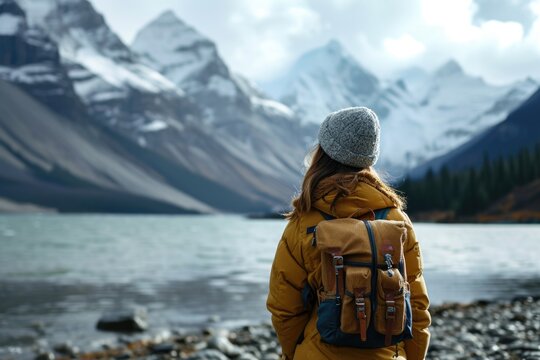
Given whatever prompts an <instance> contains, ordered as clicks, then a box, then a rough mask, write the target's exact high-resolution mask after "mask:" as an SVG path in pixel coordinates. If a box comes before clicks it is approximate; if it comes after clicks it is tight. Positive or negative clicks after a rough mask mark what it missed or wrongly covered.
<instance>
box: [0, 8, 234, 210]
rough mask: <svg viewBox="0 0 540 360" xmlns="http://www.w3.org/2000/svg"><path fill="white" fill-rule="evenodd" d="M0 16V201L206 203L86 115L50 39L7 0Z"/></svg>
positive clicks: (107, 206) (159, 206)
mask: <svg viewBox="0 0 540 360" xmlns="http://www.w3.org/2000/svg"><path fill="white" fill-rule="evenodd" d="M0 21H1V24H2V32H1V34H0V54H1V56H0V79H1V80H0V169H1V171H0V184H1V185H0V198H1V199H2V201H1V202H2V204H4V203H5V201H8V202H9V203H14V204H18V203H23V204H25V203H26V204H32V205H33V206H38V207H40V208H46V209H57V210H61V211H80V210H84V211H123V212H133V211H146V212H153V211H158V212H209V211H212V210H213V208H212V206H209V205H207V204H206V203H204V202H202V201H200V200H198V199H196V198H195V197H193V196H190V195H188V194H186V193H184V192H183V191H182V190H180V189H178V188H176V187H174V186H172V185H171V184H170V181H168V179H167V178H166V176H165V174H159V173H158V172H157V171H155V166H156V165H157V164H159V163H162V164H163V160H161V159H159V157H157V156H154V155H152V154H147V153H146V152H145V150H144V149H141V150H140V151H139V150H138V149H135V148H133V147H132V146H131V147H130V145H129V143H126V142H125V141H123V140H122V139H118V138H116V137H115V136H111V134H110V133H109V132H108V131H103V129H102V128H101V127H100V126H98V125H97V124H96V123H95V122H94V121H92V120H91V119H90V116H89V114H88V112H87V110H86V108H85V106H84V104H83V103H82V101H81V100H80V99H79V98H78V96H77V94H76V92H75V91H74V88H73V84H72V83H71V80H70V79H69V77H68V75H67V71H66V69H65V68H64V66H63V65H62V63H61V62H60V56H59V52H58V48H57V47H56V43H55V42H53V41H51V39H49V38H48V37H47V36H46V35H45V34H44V32H43V31H42V30H41V29H38V28H34V27H32V26H29V25H28V23H27V21H26V15H25V13H24V11H23V10H22V9H21V8H20V7H19V6H18V4H17V3H16V2H15V1H14V0H0ZM8 24H11V26H9V27H8ZM13 24H16V26H12V25H13ZM148 157H152V158H151V161H145V158H148ZM163 165H166V164H163ZM176 170H177V171H178V172H179V173H182V172H183V173H186V171H185V169H182V168H181V167H176ZM192 181H199V182H201V181H204V179H203V178H195V179H192ZM213 186H214V187H215V190H218V191H219V190H221V191H224V189H223V188H220V187H219V186H218V185H217V184H214V185H213ZM208 187H209V188H210V189H211V188H212V184H208ZM224 192H225V191H224ZM13 206H15V207H16V206H17V205H13Z"/></svg>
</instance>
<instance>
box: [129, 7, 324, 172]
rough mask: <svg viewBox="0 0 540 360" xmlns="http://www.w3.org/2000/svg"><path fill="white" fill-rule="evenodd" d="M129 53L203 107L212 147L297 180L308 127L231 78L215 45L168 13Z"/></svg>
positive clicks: (147, 28)
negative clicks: (138, 55)
mask: <svg viewBox="0 0 540 360" xmlns="http://www.w3.org/2000/svg"><path fill="white" fill-rule="evenodd" d="M132 48H133V49H134V50H135V51H137V52H138V53H139V54H140V55H141V56H142V57H143V58H144V59H145V62H146V63H147V64H148V65H150V66H151V67H153V68H154V69H156V70H158V71H159V72H160V73H161V74H163V75H164V76H165V77H166V78H167V79H169V80H171V81H172V82H174V83H175V84H176V85H177V86H179V87H181V88H182V89H183V90H184V91H185V92H186V94H187V95H189V96H190V97H192V98H194V99H195V101H196V103H197V104H199V105H200V106H202V107H203V109H204V111H203V118H202V121H203V122H204V124H205V125H206V126H208V127H209V128H211V129H212V131H213V132H214V134H215V141H216V142H219V143H221V144H223V146H225V147H226V148H227V149H228V150H229V151H231V152H232V153H234V154H235V155H236V156H237V157H238V158H240V159H243V161H245V162H246V163H247V164H250V165H251V166H252V167H254V168H256V169H257V171H259V172H260V173H262V174H265V176H270V177H272V176H274V175H275V174H280V176H281V177H282V178H283V179H285V180H287V181H291V182H294V181H295V179H298V169H299V162H298V159H301V158H302V156H303V154H304V152H305V149H306V148H307V142H306V141H305V140H304V133H306V131H308V132H309V131H310V130H309V127H305V126H301V124H300V122H299V120H298V119H297V118H296V117H295V116H294V113H293V111H292V110H291V109H289V108H288V107H287V106H285V105H283V104H281V103H278V102H276V101H274V100H271V99H269V98H267V97H265V96H264V95H262V93H261V92H260V91H259V90H257V89H256V88H255V86H254V85H253V84H251V83H250V82H249V81H248V80H246V79H244V78H242V77H241V76H239V75H236V74H233V73H232V72H231V71H230V70H229V68H228V66H227V65H226V64H225V62H224V61H223V59H222V58H221V56H220V55H219V52H218V49H217V46H216V45H215V44H214V42H212V41H211V40H210V39H208V38H207V37H205V36H203V35H202V34H200V33H199V32H197V30H195V29H194V28H193V27H191V26H189V25H187V24H186V23H184V22H183V21H182V20H180V19H179V18H178V17H177V16H176V15H175V14H174V13H173V12H172V11H166V12H164V13H163V14H161V15H160V16H158V17H157V18H156V19H155V20H153V21H151V22H150V23H149V24H148V25H146V26H145V27H144V28H142V29H141V30H140V31H139V32H138V34H137V36H136V37H135V40H134V42H133V44H132ZM312 129H313V131H312V133H314V127H313V128H312ZM307 135H309V133H306V136H307Z"/></svg>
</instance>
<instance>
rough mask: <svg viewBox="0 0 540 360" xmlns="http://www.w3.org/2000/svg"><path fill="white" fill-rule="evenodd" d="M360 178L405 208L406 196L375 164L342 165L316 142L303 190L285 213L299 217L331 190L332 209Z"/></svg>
mask: <svg viewBox="0 0 540 360" xmlns="http://www.w3.org/2000/svg"><path fill="white" fill-rule="evenodd" d="M359 182H365V183H367V184H370V185H371V186H373V187H375V188H376V189H378V190H379V191H380V192H381V193H383V194H384V195H386V196H387V197H388V198H389V199H390V200H392V202H393V203H394V204H395V205H396V206H397V207H398V208H400V209H404V208H405V199H404V198H403V197H402V196H401V195H399V194H398V193H397V192H396V190H394V189H393V188H392V187H390V186H389V185H388V184H386V183H385V182H384V181H383V180H381V178H380V176H379V174H377V172H376V171H375V169H373V168H372V167H368V168H364V169H360V168H355V167H351V166H347V165H343V164H341V163H339V162H337V161H335V160H334V159H332V158H331V157H330V156H328V155H327V154H326V153H325V152H324V150H323V149H322V147H321V146H320V145H319V144H317V145H316V147H315V149H314V150H313V151H312V153H311V159H310V164H309V167H308V169H307V171H306V174H305V176H304V180H303V182H302V190H301V192H300V193H299V194H298V195H297V196H295V197H294V198H293V200H292V208H293V209H292V211H291V212H289V213H287V214H285V217H286V218H287V219H289V220H295V219H298V218H299V217H300V216H302V215H303V214H305V213H307V212H308V211H310V210H311V208H312V207H313V203H314V202H315V201H316V200H317V199H320V198H322V197H324V196H325V195H327V194H329V193H331V192H336V196H335V198H334V200H333V201H332V204H331V209H334V208H335V206H336V203H337V201H338V200H339V199H341V198H343V197H346V196H348V195H349V194H351V192H353V191H354V189H355V188H356V185H357V184H358V183H359Z"/></svg>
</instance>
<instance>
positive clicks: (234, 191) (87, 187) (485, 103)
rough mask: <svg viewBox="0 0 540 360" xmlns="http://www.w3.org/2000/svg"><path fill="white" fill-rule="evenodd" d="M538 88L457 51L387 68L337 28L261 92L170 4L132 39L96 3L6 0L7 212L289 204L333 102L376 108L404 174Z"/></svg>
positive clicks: (0, 161) (388, 163)
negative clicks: (479, 73)
mask: <svg viewBox="0 0 540 360" xmlns="http://www.w3.org/2000/svg"><path fill="white" fill-rule="evenodd" d="M538 86H539V85H538V83H537V82H536V81H535V80H532V79H525V80H523V81H520V82H516V83H514V84H510V85H506V86H493V85H490V84H487V83H486V82H484V81H483V80H482V79H481V78H476V77H473V76H471V75H468V74H467V73H466V72H465V71H464V70H463V69H462V68H461V67H460V65H459V64H458V63H457V62H455V61H453V60H450V61H449V62H447V63H446V64H443V65H442V66H441V67H440V68H438V69H436V70H435V71H433V72H426V71H424V70H421V69H417V68H414V69H407V70H406V71H403V72H401V73H400V74H399V75H398V76H396V77H393V78H392V79H390V80H388V79H380V78H378V77H377V76H375V75H374V74H373V73H371V72H370V71H369V70H367V68H366V67H364V66H363V65H361V64H360V62H359V61H358V60H357V59H356V58H355V57H354V56H352V55H351V54H350V53H349V52H348V51H347V50H346V48H345V47H344V46H343V45H342V44H341V43H340V42H338V41H336V40H332V41H330V42H329V43H327V44H326V45H324V46H322V47H320V48H317V49H313V50H311V51H308V52H307V53H305V54H304V55H302V56H301V57H300V58H299V59H298V60H297V61H296V63H295V64H294V65H293V66H292V67H291V68H290V69H289V70H288V72H287V73H286V74H285V75H283V76H281V77H279V78H276V79H275V80H273V81H271V82H267V83H262V84H261V87H260V88H259V87H258V86H257V85H255V84H254V83H253V82H251V81H249V80H248V79H246V78H244V77H243V76H241V75H239V74H236V73H234V72H233V71H231V69H230V68H229V66H228V65H227V64H226V62H225V61H224V60H223V58H222V57H221V55H220V53H219V49H218V46H217V45H216V44H215V43H214V42H213V41H212V40H211V39H209V38H207V37H206V36H204V35H202V34H201V33H199V32H198V31H197V30H196V29H195V28H193V27H192V26H190V25H188V24H186V23H185V22H184V21H182V20H181V19H180V18H179V17H178V16H177V15H176V14H175V13H174V12H172V11H166V12H164V13H162V14H161V15H159V16H158V17H157V18H155V19H154V20H152V21H151V22H149V23H148V24H147V25H145V26H144V27H143V28H142V29H140V31H139V32H138V33H137V35H136V37H135V40H134V41H133V43H132V44H125V43H124V42H123V41H122V40H121V39H120V38H119V37H118V36H117V35H116V34H115V33H114V32H113V31H112V30H111V28H110V27H109V26H108V24H107V22H106V21H105V19H104V18H103V16H102V15H101V14H99V13H98V12H97V11H96V10H95V9H94V7H93V6H92V4H91V2H89V1H87V0H0V94H1V96H0V110H1V111H0V169H1V172H0V189H1V190H0V208H2V207H4V208H9V209H24V208H32V209H35V208H38V209H47V210H53V211H54V210H56V211H102V212H172V213H182V212H188V213H208V212H215V211H229V212H260V211H268V210H276V209H282V208H283V207H284V206H286V204H287V203H288V201H289V199H290V197H291V195H292V194H293V192H294V191H295V189H296V188H297V187H298V184H299V181H300V177H301V169H302V161H303V158H304V155H305V154H306V152H307V150H308V149H309V147H310V146H311V145H312V144H313V143H314V139H315V135H316V132H317V129H318V125H319V123H320V122H321V121H322V120H323V119H324V117H325V116H326V114H328V113H329V112H331V111H334V110H337V109H340V108H343V107H348V106H355V105H366V106H370V107H372V108H373V109H374V110H375V111H376V112H377V113H378V114H379V117H380V119H381V126H382V133H383V137H382V145H381V146H382V151H381V153H382V157H381V160H380V162H379V164H378V166H379V167H380V168H382V169H384V170H387V171H389V172H390V173H391V174H403V173H404V172H405V171H409V170H410V169H412V168H414V167H416V166H418V165H421V164H424V163H425V162H426V161H429V160H431V159H434V158H437V157H440V156H444V155H445V154H448V153H450V152H452V151H456V150H455V149H458V148H460V146H465V145H464V144H466V143H468V142H470V141H473V140H474V139H476V138H477V137H478V136H480V134H482V133H483V132H484V131H486V130H488V129H491V128H493V126H496V125H497V124H500V123H501V121H502V120H503V119H504V118H505V117H506V116H507V115H508V114H509V113H510V112H511V111H512V110H513V109H515V108H516V107H518V106H519V105H520V104H521V103H523V102H524V101H525V100H526V99H527V98H528V97H529V96H530V95H531V94H532V93H533V92H534V91H535V90H536V89H537V88H538ZM6 204H7V205H6Z"/></svg>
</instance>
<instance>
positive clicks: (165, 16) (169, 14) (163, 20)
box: [150, 9, 186, 26]
mask: <svg viewBox="0 0 540 360" xmlns="http://www.w3.org/2000/svg"><path fill="white" fill-rule="evenodd" d="M153 23H158V24H178V25H184V26H186V24H185V23H184V22H183V21H182V20H180V18H179V17H178V16H177V15H176V13H175V12H174V11H172V10H170V9H169V10H165V11H164V12H162V13H161V14H159V15H158V17H156V18H155V19H154V20H152V21H151V22H150V24H153Z"/></svg>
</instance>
